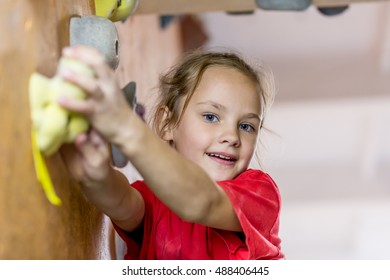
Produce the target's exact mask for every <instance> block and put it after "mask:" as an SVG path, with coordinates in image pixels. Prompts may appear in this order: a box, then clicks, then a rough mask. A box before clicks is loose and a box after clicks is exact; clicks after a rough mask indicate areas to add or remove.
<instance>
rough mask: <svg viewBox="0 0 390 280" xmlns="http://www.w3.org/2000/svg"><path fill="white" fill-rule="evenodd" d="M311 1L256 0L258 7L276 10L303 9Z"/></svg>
mask: <svg viewBox="0 0 390 280" xmlns="http://www.w3.org/2000/svg"><path fill="white" fill-rule="evenodd" d="M311 3H312V0H256V4H257V6H258V7H259V8H261V9H264V10H278V11H303V10H306V9H307V8H308V7H309V6H310V5H311Z"/></svg>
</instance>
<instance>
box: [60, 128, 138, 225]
mask: <svg viewBox="0 0 390 280" xmlns="http://www.w3.org/2000/svg"><path fill="white" fill-rule="evenodd" d="M61 155H62V158H63V160H64V162H65V165H66V167H67V168H68V170H69V172H70V173H71V175H72V176H73V177H74V178H75V179H76V180H77V181H79V182H80V183H81V190H82V192H83V193H84V194H85V195H86V197H87V198H88V200H89V201H91V202H92V203H93V204H94V205H95V206H96V207H97V208H98V209H100V210H101V211H103V212H104V213H105V214H106V215H108V216H109V217H110V218H111V219H112V220H113V222H115V224H117V225H118V226H119V227H120V228H122V229H124V230H127V231H132V230H134V229H135V228H137V227H138V226H139V224H140V223H141V221H142V218H143V215H144V202H143V199H142V197H141V195H140V194H139V193H138V191H136V190H135V189H133V188H131V187H129V183H128V181H127V179H126V177H125V176H124V175H123V174H122V173H121V172H119V171H117V170H115V169H113V168H112V167H111V165H110V151H109V147H108V145H107V144H106V143H105V142H104V141H103V139H101V137H100V136H99V135H98V134H97V133H96V132H95V131H93V130H91V131H89V132H88V133H86V134H81V135H79V136H78V137H77V138H76V141H75V144H74V145H73V144H68V145H64V146H63V147H62V148H61Z"/></svg>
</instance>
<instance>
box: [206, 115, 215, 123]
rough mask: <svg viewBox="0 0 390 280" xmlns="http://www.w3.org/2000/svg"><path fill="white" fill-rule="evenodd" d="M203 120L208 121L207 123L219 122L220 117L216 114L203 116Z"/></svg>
mask: <svg viewBox="0 0 390 280" xmlns="http://www.w3.org/2000/svg"><path fill="white" fill-rule="evenodd" d="M203 118H204V119H205V120H206V121H207V122H212V123H213V122H217V121H218V117H217V116H216V115H214V114H203Z"/></svg>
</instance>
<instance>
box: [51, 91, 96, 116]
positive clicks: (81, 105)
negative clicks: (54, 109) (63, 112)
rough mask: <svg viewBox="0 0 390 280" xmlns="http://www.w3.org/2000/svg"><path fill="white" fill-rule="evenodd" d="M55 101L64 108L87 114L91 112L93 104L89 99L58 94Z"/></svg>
mask: <svg viewBox="0 0 390 280" xmlns="http://www.w3.org/2000/svg"><path fill="white" fill-rule="evenodd" d="M57 101H58V103H59V104H60V105H61V106H62V107H63V108H64V109H67V110H70V111H72V112H77V113H80V114H83V115H89V114H91V113H92V112H93V106H92V103H91V102H90V100H79V99H74V98H69V97H67V96H63V95H60V96H59V97H58V99H57Z"/></svg>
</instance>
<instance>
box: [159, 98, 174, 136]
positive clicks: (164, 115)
mask: <svg viewBox="0 0 390 280" xmlns="http://www.w3.org/2000/svg"><path fill="white" fill-rule="evenodd" d="M160 110H162V112H161V122H160V131H161V134H160V137H161V139H163V140H164V141H167V142H169V143H170V142H171V141H172V140H173V132H172V123H171V117H172V112H171V111H170V110H169V109H168V107H167V106H164V107H162V108H160Z"/></svg>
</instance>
